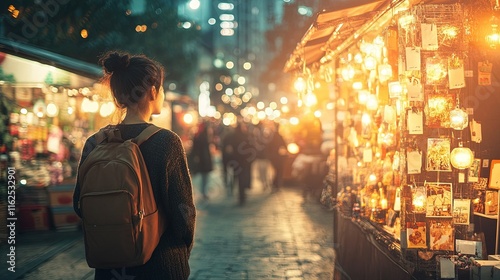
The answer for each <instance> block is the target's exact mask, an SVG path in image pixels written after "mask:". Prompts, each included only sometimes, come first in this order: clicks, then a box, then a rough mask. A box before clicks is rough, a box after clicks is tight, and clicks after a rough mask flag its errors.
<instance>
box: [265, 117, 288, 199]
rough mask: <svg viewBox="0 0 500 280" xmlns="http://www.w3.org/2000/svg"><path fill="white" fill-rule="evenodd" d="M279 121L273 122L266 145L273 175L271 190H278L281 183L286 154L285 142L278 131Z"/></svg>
mask: <svg viewBox="0 0 500 280" xmlns="http://www.w3.org/2000/svg"><path fill="white" fill-rule="evenodd" d="M279 130H280V125H279V123H275V125H274V129H273V131H272V132H271V135H272V136H271V137H272V138H271V141H270V142H269V144H268V145H267V153H266V154H267V156H268V158H269V160H270V162H271V165H272V166H273V169H274V177H273V182H272V191H273V192H276V191H279V190H280V188H281V187H282V185H283V169H284V166H285V161H286V158H287V156H288V151H287V147H286V142H285V139H284V138H283V136H282V135H281V133H280V131H279Z"/></svg>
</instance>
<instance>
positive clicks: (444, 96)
mask: <svg viewBox="0 0 500 280" xmlns="http://www.w3.org/2000/svg"><path fill="white" fill-rule="evenodd" d="M454 108H455V95H454V94H448V93H433V94H429V95H428V98H427V104H426V106H425V109H424V110H425V124H426V125H427V126H428V127H431V128H449V127H450V112H451V110H453V109H454Z"/></svg>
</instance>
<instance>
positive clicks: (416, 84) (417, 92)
mask: <svg viewBox="0 0 500 280" xmlns="http://www.w3.org/2000/svg"><path fill="white" fill-rule="evenodd" d="M406 89H407V90H408V101H424V92H423V90H422V84H420V80H419V79H412V82H410V83H408V84H407V85H406Z"/></svg>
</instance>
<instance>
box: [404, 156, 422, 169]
mask: <svg viewBox="0 0 500 280" xmlns="http://www.w3.org/2000/svg"><path fill="white" fill-rule="evenodd" d="M406 157H407V162H408V174H420V173H421V172H422V153H421V152H420V151H410V152H408V154H407V156H406Z"/></svg>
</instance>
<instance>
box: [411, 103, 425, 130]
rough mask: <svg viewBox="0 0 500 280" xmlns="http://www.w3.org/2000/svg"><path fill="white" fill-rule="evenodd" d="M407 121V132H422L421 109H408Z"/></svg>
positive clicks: (422, 117) (422, 118)
mask: <svg viewBox="0 0 500 280" xmlns="http://www.w3.org/2000/svg"><path fill="white" fill-rule="evenodd" d="M407 122H408V123H407V126H408V133H409V134H423V133H424V116H423V112H422V111H420V110H418V109H416V108H415V109H412V110H408V117H407Z"/></svg>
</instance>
